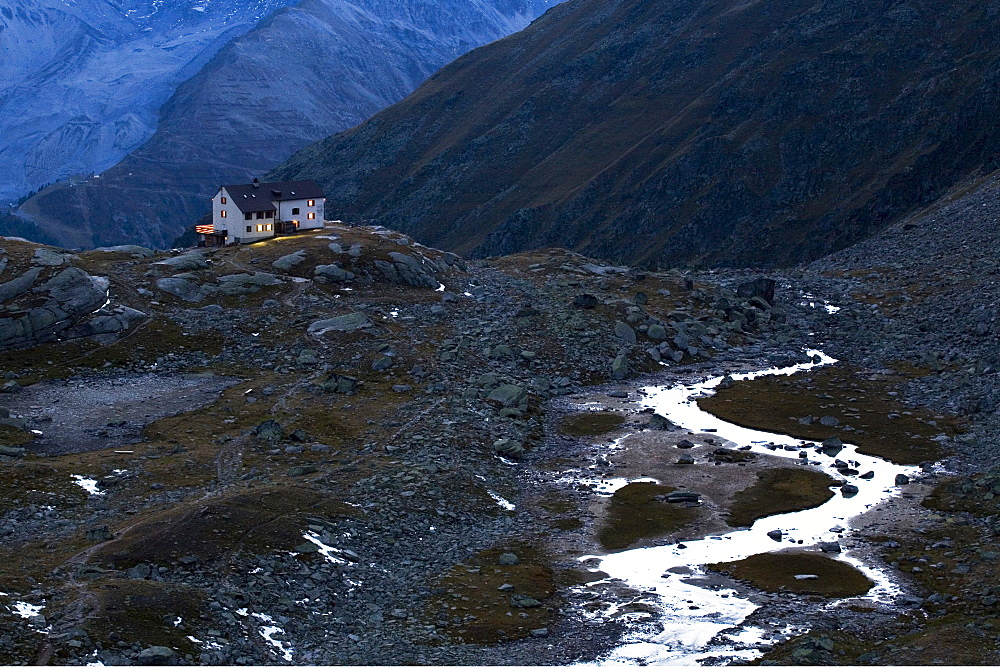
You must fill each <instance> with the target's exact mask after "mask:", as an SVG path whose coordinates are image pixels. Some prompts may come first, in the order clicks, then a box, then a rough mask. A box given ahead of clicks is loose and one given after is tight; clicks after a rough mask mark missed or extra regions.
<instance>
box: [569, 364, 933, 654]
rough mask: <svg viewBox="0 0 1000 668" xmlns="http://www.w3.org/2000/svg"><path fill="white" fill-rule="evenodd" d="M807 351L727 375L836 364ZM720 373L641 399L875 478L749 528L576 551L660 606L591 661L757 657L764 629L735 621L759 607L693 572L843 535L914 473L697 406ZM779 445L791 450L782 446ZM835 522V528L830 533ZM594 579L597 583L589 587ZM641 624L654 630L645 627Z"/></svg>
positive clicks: (760, 447)
mask: <svg viewBox="0 0 1000 668" xmlns="http://www.w3.org/2000/svg"><path fill="white" fill-rule="evenodd" d="M806 353H807V354H808V355H809V356H810V357H811V358H812V359H813V360H814V361H813V362H808V363H803V364H797V365H794V366H790V367H785V368H771V369H765V370H762V371H756V372H750V373H742V374H732V375H731V377H732V378H733V380H736V381H740V380H749V379H753V378H757V377H760V376H765V375H791V374H793V373H797V372H800V371H805V370H808V369H812V368H814V367H818V366H822V365H826V364H833V363H836V361H837V360H835V359H833V358H831V357H829V356H827V355H825V354H823V353H821V352H819V351H816V350H808V351H806ZM722 380H723V377H722V376H718V377H713V378H709V379H708V380H705V381H703V382H700V383H696V384H687V383H681V384H678V385H673V386H661V387H656V386H654V387H647V388H644V392H645V398H644V399H643V401H642V405H643V406H644V407H649V408H653V409H654V410H655V411H656V412H657V413H659V414H660V415H662V416H664V417H666V418H667V419H669V420H670V421H671V422H673V423H674V424H676V425H678V426H679V427H682V428H684V429H687V430H689V431H692V432H703V431H713V432H715V433H713V436H719V437H721V438H724V439H727V440H729V441H732V442H733V443H735V444H736V445H737V446H739V447H742V446H747V445H749V446H751V450H752V451H755V452H759V453H762V454H768V455H771V456H779V457H788V458H794V459H797V460H800V461H803V460H802V459H800V454H799V453H800V452H803V451H804V452H807V453H808V458H807V459H806V460H804V461H806V462H807V463H808V462H819V466H817V468H822V469H823V470H824V471H825V472H826V473H829V474H830V475H831V476H832V477H834V478H837V479H838V480H844V479H845V477H844V476H843V475H840V474H839V473H838V472H837V469H836V467H835V466H834V465H833V463H834V460H835V459H841V460H846V461H851V462H852V464H854V468H855V469H857V470H859V471H864V472H867V471H872V472H874V477H872V478H871V479H867V480H866V479H859V478H857V477H852V478H851V479H850V482H851V484H852V485H855V486H856V487H857V488H858V492H857V494H856V495H854V496H850V497H845V496H843V495H842V494H840V493H837V494H835V495H834V497H833V498H832V499H830V500H829V501H827V502H826V503H824V504H823V505H822V506H819V507H816V508H811V509H808V510H802V511H798V512H794V513H786V514H783V515H774V516H771V517H765V518H762V519H759V520H757V521H756V522H755V523H754V524H753V526H752V527H750V528H748V529H740V530H735V531H730V532H728V533H722V534H716V535H709V536H706V537H705V538H703V539H700V540H685V541H684V543H683V547H680V546H679V544H674V545H664V546H659V547H646V548H639V549H633V550H626V551H623V552H616V553H613V554H607V555H599V556H593V555H591V556H586V557H582V558H581V561H587V562H588V563H590V564H593V563H594V562H593V561H592V560H599V562H600V563H599V565H597V566H596V568H594V570H600V571H603V572H604V573H607V574H608V576H609V578H608V579H617V580H620V581H622V583H623V584H624V585H626V586H628V587H630V588H632V589H635V590H637V591H640V592H643V593H644V594H646V596H644V597H643V603H645V604H646V605H652V606H654V607H655V608H657V609H658V613H657V614H658V619H656V620H655V621H656V622H657V623H656V624H642V625H639V626H638V627H637V630H635V631H633V632H632V633H630V634H627V635H626V636H625V638H624V639H623V643H622V644H621V645H620V646H619V647H617V648H616V649H614V650H613V651H611V652H610V653H609V654H607V655H605V656H603V657H601V658H600V659H599V660H598V661H597V662H596V663H597V664H598V665H616V664H624V665H636V664H640V665H652V664H659V665H692V664H697V663H700V662H704V663H706V664H718V663H725V662H728V661H733V660H740V661H745V660H751V659H754V658H756V657H758V656H760V655H761V654H762V652H761V650H760V647H761V646H762V645H766V644H767V643H766V642H765V641H764V640H765V637H766V635H767V632H766V631H765V630H764V629H760V628H755V627H753V626H746V625H743V621H744V620H745V619H746V618H747V617H748V616H749V615H750V613H752V612H753V611H754V610H756V609H757V607H758V606H757V605H756V604H755V603H752V602H751V601H749V600H747V599H745V598H741V597H740V595H739V594H738V593H737V592H736V591H734V590H732V589H723V590H712V589H707V588H703V587H699V586H697V584H695V583H696V582H697V580H698V576H699V575H704V574H705V569H704V568H703V567H704V565H705V564H709V563H716V562H725V561H736V560H739V559H744V558H746V557H749V556H752V555H754V554H760V553H764V552H772V551H778V550H782V549H786V548H789V547H793V546H794V547H801V548H808V547H810V546H816V545H817V544H818V543H820V542H825V541H839V540H842V539H843V538H844V537H845V536H846V535H848V534H849V533H850V529H849V528H848V524H849V522H850V521H851V520H852V519H853V518H855V517H857V516H858V515H860V514H862V513H864V512H865V511H866V510H869V509H870V508H872V507H874V506H875V505H877V504H880V503H882V502H884V501H886V500H887V499H889V498H891V497H893V496H895V495H897V494H899V488H898V487H897V486H896V484H895V478H896V475H897V474H905V475H908V476H912V475H914V474H915V472H916V471H917V467H912V466H898V465H896V464H892V463H890V462H887V461H885V460H883V459H880V458H878V457H872V456H868V455H862V454H858V452H857V449H856V447H855V446H854V445H852V444H849V443H845V444H844V449H843V450H841V451H840V452H839V453H838V454H837V455H836V457H833V456H827V455H824V454H822V453H820V452H816V451H815V450H814V448H815V446H817V445H819V444H818V443H815V442H812V441H806V440H803V439H798V438H793V437H790V436H784V435H781V434H772V433H768V432H763V431H757V430H754V429H747V428H744V427H740V426H737V425H734V424H731V423H729V422H725V421H724V420H721V419H719V418H717V417H715V416H713V415H711V414H709V413H706V412H705V411H702V410H701V409H700V408H699V407H698V404H697V402H696V399H697V398H699V397H702V396H707V395H709V394H711V393H712V390H713V388H714V387H716V386H717V385H718V384H719V383H720V382H722ZM622 440H624V439H619V440H618V441H616V444H615V445H612V446H611V447H622V446H621V442H622ZM786 445H788V446H797V447H794V448H793V449H789V450H785V449H784V446H786ZM775 446H778V447H775ZM806 448H808V449H806ZM642 480H652V479H651V478H643V479H642ZM629 482H635V481H634V480H626V479H620V480H605V481H602V483H603V484H601V485H600V486H599V490H600V491H602V492H603V493H612V492H613V491H614V490H615V489H617V488H619V487H622V486H624V485H626V484H628V483H629ZM834 528H836V529H837V531H836V532H833V531H831V529H834ZM775 529H777V530H780V531H781V532H782V533H783V538H782V540H781V542H780V543H779V542H776V541H775V540H772V539H771V538H769V537H768V536H767V534H768V532H771V531H773V530H775ZM792 541H794V544H793V542H792ZM800 541H801V544H799V542H800ZM837 558H839V559H841V560H843V561H845V562H848V563H850V564H851V565H852V566H854V567H855V568H857V569H859V570H860V571H862V572H863V573H864V574H865V575H867V576H868V577H869V578H870V579H871V580H872V581H873V582H874V583H875V586H874V587H872V589H871V590H870V591H869V592H868V593H867V594H866V595H865V596H864V598H868V599H875V600H880V601H888V600H890V599H892V598H893V597H894V596H896V595H897V594H898V593H899V591H898V587H897V586H895V585H894V584H893V583H892V582H891V581H890V580H889V579H888V578H887V577H886V575H885V574H884V573H882V572H880V571H878V570H876V569H874V568H872V567H869V566H867V565H865V564H863V563H861V562H860V561H859V560H857V559H855V558H852V556H851V555H850V553H849V551H848V552H844V553H841V554H839V555H837ZM679 567H683V568H679ZM672 568H673V569H675V571H680V572H682V573H684V572H690V575H684V576H682V575H675V574H672V573H670V572H669V571H670V569H672ZM607 581H608V580H602V581H601V582H607ZM596 584H599V583H592V584H591V585H590V586H594V585H596ZM617 612H618V610H617V608H615V607H614V606H613V607H612V608H611V609H610V610H604V611H602V612H600V613H598V615H599V616H600V617H604V618H609V617H611V616H612V615H615V614H616V613H617ZM644 628H645V629H648V628H655V629H656V630H655V631H643V630H642V629H644ZM799 630H804V629H799Z"/></svg>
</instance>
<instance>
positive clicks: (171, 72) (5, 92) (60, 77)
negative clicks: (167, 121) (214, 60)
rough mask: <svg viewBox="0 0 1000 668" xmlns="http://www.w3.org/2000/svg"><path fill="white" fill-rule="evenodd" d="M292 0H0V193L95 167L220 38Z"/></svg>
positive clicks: (138, 139)
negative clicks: (0, 5)
mask: <svg viewBox="0 0 1000 668" xmlns="http://www.w3.org/2000/svg"><path fill="white" fill-rule="evenodd" d="M296 1H297V0H183V1H175V2H167V3H164V2H157V1H155V0H115V1H113V2H107V1H103V0H76V1H75V2H72V3H68V2H64V1H63V0H10V1H9V2H4V5H3V7H0V62H2V63H3V67H2V68H0V202H3V203H4V204H5V205H6V204H7V203H8V202H10V201H16V200H17V199H18V198H20V197H22V196H23V195H27V194H28V193H29V192H31V191H34V190H38V189H39V188H41V187H42V186H45V185H47V184H50V183H54V182H56V181H59V180H62V179H65V178H67V177H69V176H71V175H74V174H91V173H94V172H98V173H99V172H101V171H103V170H105V169H107V168H108V167H110V166H112V165H114V164H115V163H116V162H118V161H119V160H121V159H122V157H124V156H125V155H127V154H128V153H129V152H130V151H132V150H133V149H135V148H137V147H138V146H140V145H141V144H142V143H143V142H145V141H146V140H147V139H149V137H150V135H152V134H153V131H154V130H155V129H156V123H157V110H158V109H159V108H160V106H161V105H162V104H163V103H164V102H165V101H166V100H167V98H169V97H170V95H171V94H172V93H173V92H174V90H175V89H176V88H177V86H178V85H179V84H180V83H181V82H182V81H184V80H185V79H187V78H188V77H190V76H191V75H193V74H194V73H195V72H197V71H198V70H199V69H200V68H201V67H202V66H203V65H204V64H205V63H206V62H207V61H208V60H209V59H210V58H211V57H212V56H213V55H214V54H215V53H216V52H217V51H218V50H219V49H220V48H221V47H222V46H223V45H225V44H226V43H227V42H229V41H230V40H232V39H233V38H235V37H237V36H239V35H241V34H243V33H245V32H247V31H248V30H250V29H251V28H253V27H254V26H255V25H257V23H258V22H259V21H260V20H261V19H263V18H264V17H266V16H268V15H269V14H271V13H272V12H273V11H275V10H276V9H278V8H280V7H283V6H286V5H290V4H293V3H294V2H296Z"/></svg>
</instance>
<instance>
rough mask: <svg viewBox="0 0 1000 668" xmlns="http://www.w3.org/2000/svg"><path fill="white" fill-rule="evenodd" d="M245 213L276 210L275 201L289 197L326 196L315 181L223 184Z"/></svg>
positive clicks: (308, 197) (234, 201) (312, 197)
mask: <svg viewBox="0 0 1000 668" xmlns="http://www.w3.org/2000/svg"><path fill="white" fill-rule="evenodd" d="M222 187H223V188H225V189H226V192H227V193H229V196H230V197H232V198H233V203H234V204H236V206H238V207H239V209H240V211H242V212H243V213H255V212H257V211H274V210H275V206H274V204H273V202H280V201H283V200H289V199H320V198H322V197H325V195H324V194H323V191H322V190H320V187H319V186H318V185H316V182H315V181H276V182H272V183H258V184H257V185H256V187H255V186H254V184H253V183H241V184H238V185H232V186H222Z"/></svg>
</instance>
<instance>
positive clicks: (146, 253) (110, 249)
mask: <svg viewBox="0 0 1000 668" xmlns="http://www.w3.org/2000/svg"><path fill="white" fill-rule="evenodd" d="M93 252H95V253H128V254H129V255H132V256H135V257H153V256H154V255H156V252H155V251H153V250H152V249H150V248H146V247H145V246H136V245H135V244H125V245H124V246H101V247H100V248H95V249H94V251H93Z"/></svg>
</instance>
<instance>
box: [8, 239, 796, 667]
mask: <svg viewBox="0 0 1000 668" xmlns="http://www.w3.org/2000/svg"><path fill="white" fill-rule="evenodd" d="M0 246H2V247H3V248H4V249H5V251H6V252H5V254H4V255H3V258H4V259H3V261H2V273H0V276H2V277H3V278H4V280H5V282H3V283H2V284H0V290H2V291H3V294H2V295H0V299H2V303H3V304H4V307H5V309H6V313H5V319H4V320H0V323H2V324H3V328H4V329H3V332H4V334H5V337H6V338H5V339H4V341H3V342H2V344H0V345H2V346H3V348H4V349H6V352H4V353H0V364H2V368H3V372H4V373H5V374H6V380H5V382H6V385H5V386H4V388H3V393H0V406H2V407H3V409H4V411H3V414H4V418H3V420H0V436H2V438H3V441H2V444H0V445H2V448H0V467H2V468H3V471H4V474H5V476H7V480H9V481H12V484H10V485H7V486H6V487H5V489H6V491H5V492H3V493H2V495H0V535H2V536H3V541H2V547H0V552H2V556H3V558H4V559H5V560H7V563H8V564H12V565H11V566H10V567H9V568H7V569H5V571H4V573H5V574H4V575H3V577H2V586H0V591H2V592H4V593H3V594H0V619H3V624H2V625H0V628H3V631H2V632H0V657H2V658H3V661H4V662H5V663H15V662H18V661H32V660H34V661H43V662H44V661H50V662H53V663H77V662H80V661H84V660H87V661H93V660H100V661H102V662H104V663H105V664H111V663H117V664H128V663H147V664H148V663H157V662H163V661H169V662H179V663H182V664H184V663H208V664H232V663H240V664H244V663H252V664H269V663H274V662H280V661H281V659H282V657H285V656H287V657H289V658H288V660H290V661H292V662H294V663H312V664H330V663H334V664H336V663H353V664H360V663H381V664H393V663H427V662H430V663H460V664H461V663H465V664H477V663H483V662H485V663H498V662H502V663H510V662H511V661H516V662H520V663H539V662H549V661H566V660H569V659H571V658H572V657H573V656H576V655H578V654H583V653H587V652H589V653H593V652H594V651H596V648H599V647H600V646H601V644H602V643H603V642H604V640H598V641H595V639H594V631H592V630H588V629H586V627H584V626H580V627H579V628H577V629H576V630H573V629H570V628H568V627H567V629H566V630H565V631H559V633H560V636H561V642H560V643H559V644H558V646H553V645H551V644H550V643H549V642H548V641H545V640H544V639H543V637H544V636H545V635H547V634H548V633H550V631H547V630H544V629H546V628H550V629H551V633H556V632H557V631H556V629H557V628H561V627H560V626H559V625H560V624H562V622H560V621H559V620H560V619H561V613H560V612H559V611H560V609H561V608H562V606H563V604H562V603H561V602H560V601H561V600H562V596H563V594H557V593H556V591H557V589H559V588H561V587H564V586H565V584H566V583H569V582H574V581H579V580H580V579H581V578H583V579H586V574H585V573H581V572H580V570H579V567H578V566H576V565H575V564H574V560H573V559H571V558H566V557H563V556H559V554H558V553H557V551H554V550H552V549H550V548H551V545H547V544H546V543H545V542H542V543H539V542H538V539H537V536H538V535H545V534H548V533H549V532H555V533H553V534H552V537H553V538H555V537H557V536H560V535H562V536H569V535H571V534H570V533H565V532H566V531H568V530H570V527H573V526H577V525H576V524H574V523H573V522H569V523H568V524H566V522H567V521H568V519H569V516H567V515H566V513H568V512H570V508H571V507H575V504H576V502H575V501H574V502H573V503H572V504H571V505H570V506H566V509H565V510H561V511H558V513H562V514H563V515H562V516H559V514H558V513H557V514H556V515H549V514H545V517H544V518H539V519H537V520H536V519H532V520H529V516H530V514H525V513H524V512H522V511H520V510H518V511H516V512H515V511H513V510H509V509H506V508H508V506H507V505H505V504H507V501H505V500H504V499H510V500H512V502H513V503H515V504H517V508H524V509H527V508H532V507H539V506H537V503H534V502H530V501H529V500H528V499H529V497H530V496H531V495H534V494H535V493H536V492H538V493H541V492H542V491H543V490H542V489H541V488H539V489H538V490H535V491H532V488H531V486H530V485H528V483H527V479H526V478H523V477H522V476H523V475H524V472H525V471H527V469H525V470H524V471H522V470H520V468H519V467H518V466H514V467H512V466H511V465H510V464H509V463H504V462H511V461H520V460H523V459H524V458H526V457H528V456H529V455H530V453H531V452H534V451H535V450H538V449H539V448H540V447H541V444H542V443H543V442H544V441H545V439H546V438H547V437H546V432H547V427H546V424H547V422H548V420H549V418H548V417H547V415H548V411H549V409H547V408H545V407H544V405H545V403H546V402H548V401H550V400H552V399H553V398H558V397H562V396H565V395H570V394H573V393H576V392H579V391H581V388H584V387H586V386H589V385H593V384H595V383H603V382H606V381H610V380H613V379H615V378H617V379H620V380H624V379H627V378H630V377H633V376H634V375H635V374H637V373H640V372H643V371H653V370H656V369H664V368H668V367H667V366H665V365H669V366H671V367H673V366H677V365H685V366H686V365H690V364H692V363H705V361H706V360H712V359H713V358H715V357H717V356H721V357H724V356H728V357H729V358H730V359H737V358H739V359H745V360H751V359H752V360H757V359H758V358H759V357H760V356H761V349H760V347H759V345H758V344H755V343H754V341H756V340H764V339H766V338H767V337H772V336H783V337H785V338H786V340H787V339H789V338H794V337H795V336H796V334H795V332H796V327H795V326H794V325H793V324H792V323H791V322H789V320H794V319H796V318H798V317H802V316H809V317H811V316H810V313H811V311H810V310H809V309H800V308H799V307H795V306H793V305H789V303H788V301H787V299H786V298H783V297H779V298H778V299H777V300H776V304H775V305H774V306H772V305H771V304H770V303H769V302H768V301H767V300H766V299H765V297H768V293H767V290H766V287H767V286H766V285H765V286H763V287H764V288H765V289H763V290H762V291H759V295H762V296H759V295H758V293H757V292H754V291H753V290H750V289H749V288H747V289H745V290H743V291H741V292H740V293H739V294H738V293H737V290H736V288H737V287H738V285H740V284H742V283H745V282H747V281H746V278H745V277H743V276H741V275H733V276H727V277H713V278H712V279H711V280H710V281H709V282H702V281H701V280H698V281H696V282H695V283H691V281H690V280H689V279H688V280H685V278H686V277H684V276H683V275H680V274H676V273H669V272H665V273H657V274H647V273H643V272H636V271H634V270H630V269H629V268H627V267H616V266H609V265H604V264H600V263H595V262H593V261H590V260H589V259H587V258H585V257H582V256H578V255H575V254H572V253H567V252H564V251H552V252H546V253H539V254H532V255H522V256H515V257H511V258H504V259H499V260H496V261H493V262H489V263H475V264H472V265H467V264H466V263H464V262H463V261H462V260H460V259H459V258H457V257H456V256H454V255H451V254H448V253H443V252H440V251H437V250H434V249H430V248H426V247H422V246H419V245H417V244H415V243H413V242H412V240H410V239H409V238H407V237H405V236H404V235H401V234H398V233H395V232H390V231H388V230H386V229H383V228H351V227H346V226H336V227H328V228H327V229H326V230H323V231H321V232H320V233H316V234H311V235H302V236H298V237H293V238H285V239H280V240H275V241H269V242H265V243H261V244H256V245H254V246H249V247H243V248H226V249H221V250H216V251H205V252H203V251H189V252H184V253H174V254H152V253H150V252H149V251H146V250H144V249H142V248H140V247H134V246H123V247H117V248H105V249H99V250H95V251H88V252H84V253H77V254H72V253H67V252H65V251H61V250H59V249H54V248H48V247H39V246H37V245H35V244H28V243H24V242H17V241H10V240H6V241H2V242H0ZM70 278H72V279H73V280H72V282H71V281H70V280H69V279H70ZM57 283H58V284H59V285H62V284H64V283H65V284H70V283H72V285H74V286H77V285H78V286H79V288H80V295H79V298H78V299H77V298H74V299H72V300H71V299H69V298H67V297H65V296H64V295H63V294H62V293H61V292H59V291H58V289H57V288H58V286H57V285H56V284H57ZM87 286H95V290H91V289H90V288H89V287H87ZM92 292H93V294H91V293H92ZM740 294H742V295H743V296H740ZM108 299H110V301H108ZM84 301H87V303H86V305H84V304H83V302H84ZM78 302H79V305H80V308H76V307H75V305H76V304H77V303H78ZM105 302H107V303H105ZM70 306H73V308H72V309H71V308H70ZM57 307H58V308H61V309H62V310H63V311H65V312H66V317H65V318H62V319H60V320H58V323H59V324H58V326H55V324H54V323H48V321H43V319H42V318H41V317H40V315H41V314H42V310H44V312H45V313H49V312H54V311H55V309H56V308H57ZM50 320H51V319H50ZM112 321H114V323H115V326H112ZM24 322H26V323H30V324H31V327H27V326H24V325H21V324H19V323H24ZM8 334H9V335H8ZM760 337H764V339H761V338H760ZM739 344H750V346H749V347H748V348H738V349H733V348H732V346H734V345H739ZM642 419H644V420H645V419H647V416H643V417H642ZM555 452H562V453H563V454H562V455H556V454H555ZM565 454H566V450H565V449H564V448H563V449H561V450H559V451H554V452H552V453H550V454H548V455H545V456H546V457H550V456H565ZM499 457H502V458H503V459H501V458H499ZM588 457H589V456H588ZM588 461H589V458H588ZM28 481H30V483H29V482H28ZM88 481H89V482H88ZM88 490H89V491H88ZM526 494H527V495H528V496H524V495H526ZM522 497H523V500H522ZM497 498H499V499H501V500H504V501H503V503H501V502H499V501H497V500H496V499H497ZM553 503H554V502H553ZM559 504H562V505H565V504H566V501H565V500H563V501H559ZM548 505H549V504H548V502H546V507H548ZM512 507H513V506H512ZM262 520H263V522H262ZM537 522H541V524H538V523H537ZM553 522H555V523H556V524H559V525H560V526H565V527H566V528H565V529H562V530H559V529H555V528H554V525H552V523H553ZM522 530H524V532H523V533H522ZM501 553H503V554H507V553H511V554H516V555H517V556H516V559H515V560H514V561H510V559H511V558H510V557H505V558H504V559H505V560H507V562H505V563H507V565H506V566H505V569H506V570H505V571H504V574H503V576H502V577H503V578H504V581H502V582H497V583H496V584H495V585H493V586H491V587H480V585H476V584H475V582H474V580H475V578H478V577H479V574H480V572H482V573H492V571H491V570H489V568H491V567H492V566H490V564H492V563H494V562H495V560H496V559H497V556H496V555H497V554H501ZM477 563H482V564H484V565H485V566H484V568H483V570H482V571H480V570H477V567H476V566H475V564H477ZM489 577H491V578H492V577H500V576H493V575H490V576H489ZM469 578H472V579H469ZM504 583H506V585H505V586H506V588H505V589H501V590H499V591H498V590H497V587H498V586H499V585H500V584H504ZM467 586H471V587H472V588H473V589H477V590H478V591H479V592H480V594H481V596H480V595H474V596H473V597H472V598H471V599H470V598H469V597H468V596H466V595H465V594H461V595H459V594H457V593H456V592H460V591H461V592H464V591H465V590H466V587H467ZM511 590H513V592H514V599H513V600H515V603H514V604H512V603H511V600H512V599H511V594H509V593H507V592H509V591H511ZM452 594H455V596H456V598H455V601H456V602H457V607H449V606H456V603H450V604H446V602H448V601H451V600H452V599H451V596H452ZM460 596H466V598H465V599H461V598H460ZM22 603H23V604H24V605H21V604H22ZM25 605H27V606H28V607H25ZM39 605H40V606H43V607H42V608H38V609H37V610H36V609H35V608H33V607H31V606H39ZM496 606H499V607H498V608H497V612H498V613H499V617H488V616H487V615H486V614H485V613H484V612H483V611H484V610H485V609H492V608H494V607H496ZM512 606H513V607H512ZM17 611H22V612H24V614H20V613H18V612H17ZM32 611H34V612H32ZM506 611H512V613H513V614H512V615H510V616H508V615H506V614H504V613H505V612H506ZM267 619H270V620H271V621H267ZM178 620H179V621H178ZM477 620H478V621H477ZM272 626H273V627H280V628H281V629H282V631H281V634H280V636H279V635H275V633H277V632H276V631H270V632H269V631H268V629H269V628H270V627H272ZM38 630H47V631H48V633H47V634H45V635H42V634H39V633H38ZM611 630H612V627H611V626H609V627H607V628H605V629H604V630H602V631H598V633H597V635H598V636H599V637H600V638H602V639H603V638H605V636H608V634H609V632H610V631H611ZM268 633H270V635H271V636H272V637H274V638H275V640H276V641H277V644H274V643H270V642H268V641H265V640H264V637H265V636H267V635H268ZM501 639H506V641H504V642H502V643H500V644H499V645H498V644H497V642H498V640H501ZM546 647H549V648H550V649H545V648H546ZM286 652H291V653H292V654H290V655H288V654H286ZM161 655H162V656H161Z"/></svg>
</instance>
